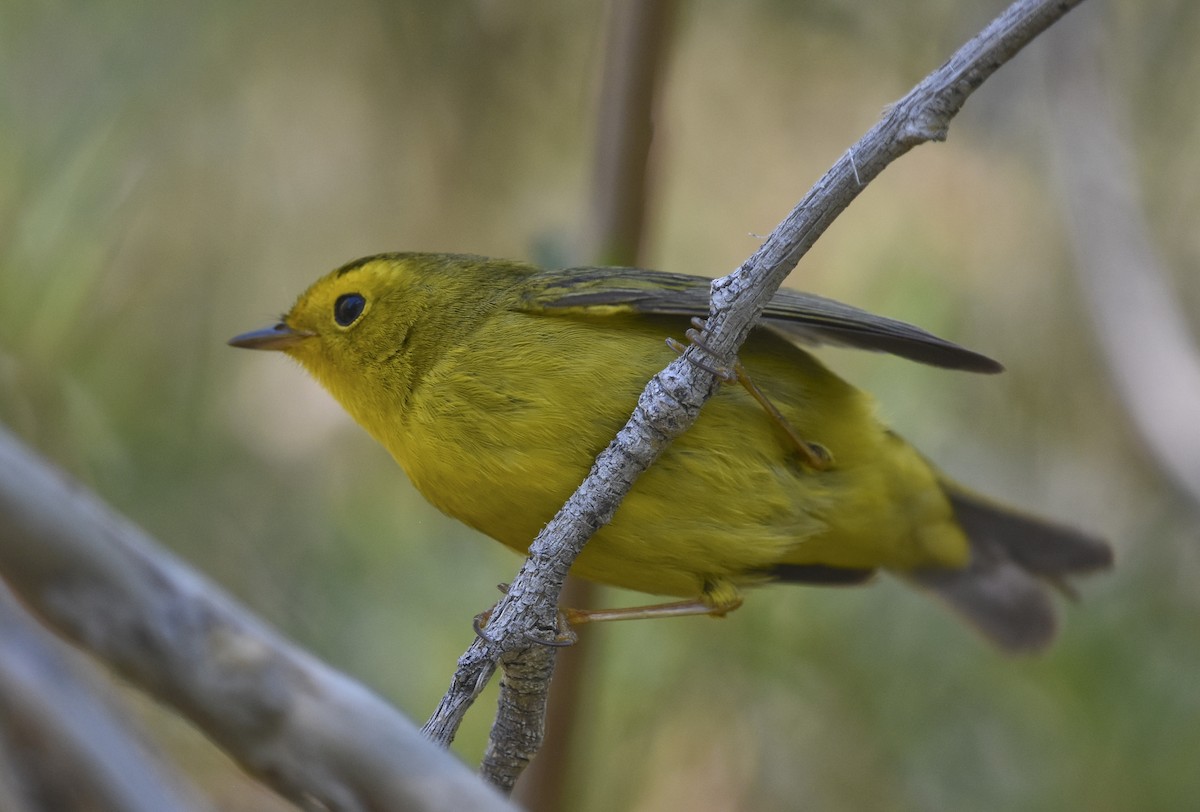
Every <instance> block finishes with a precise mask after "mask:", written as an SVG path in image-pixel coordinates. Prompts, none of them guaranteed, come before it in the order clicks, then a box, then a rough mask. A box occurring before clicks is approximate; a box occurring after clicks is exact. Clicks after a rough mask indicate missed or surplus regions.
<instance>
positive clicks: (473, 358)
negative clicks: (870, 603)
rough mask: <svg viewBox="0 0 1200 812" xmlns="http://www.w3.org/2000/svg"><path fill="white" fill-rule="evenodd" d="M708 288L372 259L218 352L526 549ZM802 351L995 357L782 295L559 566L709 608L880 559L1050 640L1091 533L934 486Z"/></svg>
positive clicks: (476, 522) (628, 273) (1100, 548)
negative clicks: (240, 351)
mask: <svg viewBox="0 0 1200 812" xmlns="http://www.w3.org/2000/svg"><path fill="white" fill-rule="evenodd" d="M708 291H709V280H707V279H703V278H700V277H694V276H684V275H679V274H667V273H661V272H655V271H648V270H642V269H636V268H568V269H565V270H543V269H539V268H536V267H533V266H530V265H526V264H522V263H518V262H510V261H506V260H496V259H488V258H484V257H478V256H467V255H455V254H422V253H396V254H381V255H378V256H372V257H367V258H364V259H360V260H357V261H355V262H351V263H349V264H347V265H344V266H342V267H341V268H338V269H337V270H335V271H333V272H331V273H329V274H328V275H326V276H324V277H323V278H321V279H319V280H317V282H315V283H314V284H313V285H312V286H311V287H310V288H309V289H308V290H307V291H305V292H304V293H303V294H302V295H301V296H300V298H299V299H298V300H297V302H296V304H295V305H294V306H293V307H292V309H291V310H290V311H288V313H287V314H286V315H285V316H284V317H283V319H282V320H281V321H280V322H279V323H278V324H276V325H274V326H272V327H268V328H266V329H263V330H258V331H254V332H250V333H245V334H243V335H239V336H237V337H236V338H233V339H231V340H230V342H229V343H230V344H232V345H234V346H237V347H247V348H252V349H267V350H281V351H283V352H284V353H286V354H287V355H289V356H291V357H292V358H294V359H296V360H297V361H298V362H300V364H301V365H302V366H303V367H304V368H305V369H307V370H308V371H309V372H310V373H311V374H312V375H313V376H314V377H315V378H316V379H317V380H318V381H319V382H320V383H321V384H322V385H323V386H324V387H325V388H326V389H328V390H329V392H330V393H331V394H332V395H333V396H334V397H335V398H336V399H337V400H338V401H339V402H340V403H341V404H342V406H344V407H345V409H346V410H347V411H348V412H349V413H350V415H351V416H352V417H353V418H354V419H355V420H356V421H358V423H359V424H360V425H362V426H363V428H365V429H366V430H367V431H368V432H370V434H371V435H372V436H373V437H374V438H375V439H376V440H378V441H379V442H380V443H382V444H383V446H384V447H385V448H387V450H388V451H389V452H391V454H392V456H393V457H394V458H395V459H396V461H397V462H398V463H399V464H400V466H401V467H402V468H403V469H404V470H405V471H406V472H407V474H408V476H409V478H410V479H411V480H412V482H413V484H414V485H415V486H416V487H417V489H418V490H419V491H420V492H421V493H422V494H423V495H424V496H425V498H426V499H428V500H429V501H430V502H431V503H432V504H433V505H434V506H435V507H437V508H438V509H439V510H441V511H443V512H445V513H447V514H448V515H450V516H453V517H455V518H457V519H459V520H460V521H462V522H465V523H466V524H468V525H470V526H471V527H474V528H475V529H477V530H479V531H481V532H483V533H485V534H487V535H489V536H491V537H492V538H494V539H496V540H498V541H500V542H502V543H504V544H506V545H507V546H509V547H511V548H513V549H514V550H517V551H519V552H525V551H526V550H527V549H528V546H529V543H530V542H531V541H532V540H533V538H534V536H535V535H536V534H537V533H538V531H539V530H540V529H541V527H542V526H543V525H544V524H545V523H546V522H547V521H549V519H550V518H551V517H552V516H553V515H554V513H555V512H556V511H557V509H558V508H559V507H561V505H562V504H563V502H564V501H566V499H567V497H568V496H569V495H570V494H571V493H572V492H573V491H574V489H575V488H576V487H577V486H578V485H579V483H580V482H582V481H583V479H584V477H585V476H586V474H587V472H588V470H589V468H590V466H591V464H592V462H593V460H594V459H595V457H596V455H597V454H598V453H599V452H600V451H601V450H602V449H603V448H604V447H605V446H606V445H607V444H608V443H609V441H611V440H612V438H613V436H614V435H615V434H616V432H617V430H618V429H619V428H620V427H621V426H622V425H623V424H624V422H625V421H626V419H627V418H628V417H629V415H630V413H631V412H632V411H633V408H634V405H635V403H636V401H637V397H638V395H639V393H640V392H641V391H642V389H643V387H644V386H645V384H646V381H647V380H648V379H649V378H650V377H651V376H652V375H653V374H654V373H655V372H657V371H659V370H660V369H662V368H663V367H664V366H665V365H666V364H667V363H668V362H669V361H670V360H671V359H672V357H673V355H674V353H673V350H672V349H671V348H670V347H669V346H668V345H667V343H665V342H664V338H665V337H669V336H673V335H680V334H681V333H683V332H684V330H686V328H687V326H688V320H689V318H690V317H695V316H705V315H707V312H708ZM799 343H805V344H821V343H829V344H839V345H843V346H850V347H858V348H862V349H870V350H881V351H886V352H890V353H893V354H895V355H899V356H902V357H905V358H909V359H912V360H916V361H920V362H923V363H927V364H933V365H936V366H941V367H947V368H951V369H963V370H970V371H974V372H998V371H999V370H1000V366H999V364H997V363H996V362H994V361H992V360H991V359H988V358H986V357H984V356H982V355H979V354H977V353H974V352H971V351H969V350H966V349H964V348H962V347H959V346H958V345H955V344H952V343H950V342H948V341H945V340H943V339H940V338H937V337H936V336H933V335H931V334H929V333H927V332H925V331H923V330H921V329H919V328H917V327H913V326H912V325H908V324H905V323H903V322H898V321H893V320H891V319H887V318H883V317H880V316H875V315H872V314H870V313H867V312H865V311H862V310H858V309H857V308H853V307H850V306H848V305H844V304H840V303H838V302H834V301H831V300H828V299H823V298H821V297H818V296H813V295H810V294H803V293H796V292H790V291H780V292H779V293H777V294H776V295H775V297H774V298H773V299H772V300H771V303H770V304H769V305H768V307H767V308H766V311H765V312H764V314H763V320H762V322H761V325H760V326H759V327H758V328H756V329H755V330H754V332H753V333H752V334H751V336H750V338H749V340H748V341H747V342H746V343H745V345H744V346H743V348H742V350H741V352H740V359H739V360H740V364H739V365H738V367H737V369H738V370H739V372H740V373H741V380H742V382H743V384H744V385H743V386H734V385H728V386H724V387H722V389H721V391H720V392H718V393H717V395H716V396H715V397H713V398H712V399H711V400H710V401H709V402H708V404H706V406H705V407H704V409H703V411H702V412H701V414H700V417H699V419H698V420H697V421H696V423H695V425H694V426H693V427H692V428H691V430H689V431H688V432H687V433H685V434H684V435H683V436H682V437H680V438H679V439H677V440H676V441H675V442H674V443H673V444H672V445H671V446H670V447H669V448H668V449H667V451H666V452H665V453H664V454H663V455H662V457H661V458H660V459H659V460H658V461H657V462H656V463H655V464H654V465H653V466H652V467H651V468H650V469H649V470H648V471H647V472H646V473H645V474H643V475H642V477H641V478H640V479H639V480H638V481H637V483H636V484H635V485H634V487H633V490H632V491H631V492H630V493H629V495H628V496H627V497H626V498H625V500H624V502H623V503H622V504H621V506H620V508H619V509H618V510H617V513H616V515H615V517H614V518H613V520H612V522H611V523H609V524H608V525H607V526H605V527H603V528H601V529H600V530H599V531H598V532H597V533H596V535H595V536H594V537H593V538H592V539H591V541H589V542H588V544H587V546H586V547H585V548H584V550H583V553H582V554H581V555H580V556H579V559H578V560H577V561H576V563H575V566H574V567H573V569H572V572H574V573H575V574H577V575H580V576H582V577H584V578H588V579H592V580H596V581H601V582H604V583H608V584H614V585H616V586H620V587H625V588H627V589H634V590H639V591H642V592H649V593H654V594H659V595H673V596H678V597H681V598H684V599H686V601H685V602H683V604H682V606H683V607H684V609H683V610H682V611H690V609H689V608H688V607H692V608H694V609H695V610H698V611H703V612H707V613H711V614H717V615H720V614H724V613H725V612H727V611H729V610H731V609H733V608H736V606H738V605H739V604H740V603H741V591H742V589H743V588H745V587H750V586H757V585H759V584H763V583H767V582H771V581H790V582H798V583H810V584H852V583H860V582H863V581H866V580H867V579H869V578H870V577H871V576H872V575H873V573H874V572H875V571H876V570H880V569H882V570H887V571H889V572H892V573H895V574H897V575H899V576H901V577H903V578H905V579H907V580H909V581H910V582H912V583H915V584H917V585H920V586H923V587H926V588H928V589H931V590H932V591H933V592H935V593H936V594H938V595H939V596H940V597H942V598H943V599H944V600H945V601H946V602H947V603H948V604H949V605H950V606H952V607H953V608H955V609H956V610H958V611H959V612H960V613H961V614H962V615H963V616H965V617H966V618H967V619H968V620H969V621H971V622H972V623H973V624H974V625H975V626H976V627H977V628H978V629H980V630H981V631H982V632H983V633H984V634H985V635H987V636H988V637H989V638H990V639H992V640H993V641H994V642H995V643H997V644H998V645H1000V646H1002V647H1004V648H1006V649H1009V650H1031V649H1037V648H1040V647H1042V646H1044V645H1045V644H1047V643H1048V642H1049V641H1050V639H1051V638H1052V637H1053V634H1054V630H1055V625H1056V624H1055V615H1054V607H1053V604H1052V602H1051V600H1050V596H1049V594H1048V590H1047V586H1048V585H1049V586H1054V587H1058V588H1060V589H1063V590H1064V591H1065V590H1066V589H1067V587H1066V583H1065V578H1066V577H1067V576H1069V575H1073V574H1077V573H1085V572H1089V571H1092V570H1097V569H1102V568H1105V567H1108V566H1110V565H1111V563H1112V552H1111V550H1110V548H1109V547H1108V545H1106V544H1105V543H1104V542H1102V541H1100V540H1097V539H1094V538H1091V537H1089V536H1087V535H1084V534H1082V533H1079V532H1077V531H1075V530H1072V529H1068V528H1064V527H1060V526H1056V525H1053V524H1050V523H1047V522H1044V521H1041V520H1038V519H1034V518H1030V517H1027V516H1024V515H1021V514H1019V513H1016V512H1013V511H1011V510H1009V509H1006V508H1003V507H1000V506H998V505H994V504H992V503H990V502H988V501H986V500H985V499H983V498H981V497H979V496H976V495H974V494H971V493H970V492H968V491H966V490H964V489H962V488H961V487H959V486H958V485H955V484H954V483H952V482H950V481H949V480H948V479H947V478H946V477H945V476H943V475H942V474H941V473H940V472H939V471H938V470H937V469H936V468H935V467H934V466H933V465H932V464H931V463H930V462H929V461H927V460H926V459H925V458H924V457H922V456H921V454H920V453H918V452H917V451H916V450H915V449H914V448H913V447H912V446H910V445H909V444H908V443H907V442H905V441H904V440H903V439H902V438H901V437H899V436H897V435H896V434H895V433H893V432H892V431H890V430H889V429H887V428H886V427H885V426H883V425H882V424H881V423H880V422H879V421H878V419H877V418H876V417H875V414H874V407H873V404H872V402H871V400H870V398H869V397H868V396H867V395H865V394H864V393H862V392H860V391H859V390H857V389H855V388H854V387H853V386H851V385H850V384H848V383H846V382H845V381H843V380H842V379H840V378H839V377H837V376H836V375H834V374H833V373H832V372H830V371H829V370H827V369H826V368H825V367H824V366H823V365H822V364H821V363H820V362H818V361H817V360H816V359H815V358H814V357H813V356H812V355H810V354H809V353H808V352H806V351H805V350H803V349H800V347H799V346H797V344H799ZM668 606H670V605H668ZM678 608H679V605H675V611H678V610H679V609H678ZM672 611H673V610H672V609H671V608H668V609H667V610H665V611H664V612H663V613H664V614H669V613H672ZM650 614H654V613H653V612H650Z"/></svg>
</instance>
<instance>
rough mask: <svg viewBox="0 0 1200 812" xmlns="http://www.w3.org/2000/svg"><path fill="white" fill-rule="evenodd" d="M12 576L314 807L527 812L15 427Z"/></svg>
mask: <svg viewBox="0 0 1200 812" xmlns="http://www.w3.org/2000/svg"><path fill="white" fill-rule="evenodd" d="M0 572H2V573H3V575H4V578H5V580H6V581H7V582H8V584H9V585H10V586H11V588H12V589H13V591H14V592H15V593H16V594H17V595H19V596H20V597H21V598H22V600H23V601H24V602H25V604H26V605H27V606H28V607H29V608H30V609H32V610H33V611H34V612H36V613H37V614H38V615H39V616H40V618H41V619H42V620H43V621H45V622H46V623H47V624H49V625H50V626H52V627H54V628H55V629H56V630H58V631H59V632H61V633H62V634H63V635H65V636H66V637H67V638H69V639H71V640H72V641H74V642H75V643H77V644H78V645H80V646H81V647H83V648H85V649H87V650H89V651H90V652H92V653H93V654H95V655H96V656H97V657H98V658H100V659H101V660H103V661H104V662H106V663H108V664H109V665H110V666H111V667H113V668H114V669H115V670H116V671H117V672H118V673H120V674H121V675H122V676H124V677H125V678H126V679H128V680H129V681H130V682H131V683H133V684H134V685H136V686H138V687H139V688H141V689H142V690H144V691H146V692H147V693H149V694H151V695H152V696H154V697H156V698H158V699H159V700H161V701H163V702H165V703H167V704H169V705H172V706H173V707H174V708H175V709H176V710H178V711H179V712H180V713H182V714H183V715H184V716H186V717H187V718H189V719H191V720H192V721H193V722H194V723H195V724H196V725H197V726H198V727H199V728H200V729H201V730H203V731H204V732H205V733H206V734H207V735H208V736H209V737H210V738H211V739H212V740H213V741H215V742H216V743H217V744H218V745H219V746H221V747H222V748H223V749H224V750H225V751H226V752H227V753H228V754H229V755H230V756H231V757H233V758H234V759H236V760H237V761H238V762H239V763H240V764H241V765H242V766H243V767H244V768H245V769H246V770H247V771H248V772H250V773H251V774H253V775H256V776H258V777H259V778H261V779H262V780H263V781H264V782H266V783H267V784H269V785H270V786H272V787H274V788H275V789H276V790H277V791H278V792H280V793H281V794H282V795H284V796H286V797H287V798H289V799H291V800H292V801H293V802H295V803H297V804H299V805H300V806H301V807H302V808H305V809H318V808H319V809H335V810H391V809H414V810H464V809H471V810H511V809H513V807H512V806H511V805H510V804H508V802H507V801H505V800H504V799H502V798H501V797H500V796H498V795H496V794H495V792H494V791H492V790H491V789H490V788H488V787H487V786H486V785H485V784H484V783H483V782H482V781H480V780H479V779H478V778H477V777H476V776H475V775H473V774H472V773H471V772H470V770H468V769H467V768H466V767H465V766H464V765H463V764H461V763H460V762H458V761H457V760H456V759H455V758H454V757H453V756H451V755H450V754H449V753H446V752H445V751H443V750H441V749H440V748H438V747H435V746H433V745H431V744H430V743H429V742H428V741H427V740H425V739H424V738H422V737H421V736H420V734H419V733H418V732H417V730H416V728H415V727H414V726H413V725H412V724H411V723H410V722H409V721H408V720H407V719H405V718H404V717H403V716H402V715H401V714H400V713H398V712H397V711H396V710H395V709H394V708H392V707H391V706H389V705H388V704H387V703H385V702H384V701H383V700H381V699H380V698H379V697H377V696H375V695H374V694H373V693H371V692H370V691H368V690H367V689H366V688H364V687H363V686H362V685H360V684H359V683H357V682H355V681H353V680H351V679H350V678H348V677H346V676H344V675H342V674H340V673H338V672H336V671H334V670H333V669H331V668H329V667H328V666H326V665H325V664H323V663H321V662H320V661H318V660H316V659H315V658H313V657H312V656H311V655H309V654H307V653H306V652H304V651H303V650H301V649H299V648H297V647H295V646H294V645H292V644H291V643H289V642H287V641H286V640H284V639H282V638H281V637H280V636H279V635H278V634H277V633H276V632H275V631H274V630H272V629H270V628H269V627H267V626H266V625H265V624H264V623H263V622H262V621H260V620H258V619H257V618H255V617H254V616H252V615H251V614H249V613H248V612H247V611H246V610H244V609H242V608H241V607H239V606H238V605H237V604H236V603H235V602H234V601H233V600H232V599H231V598H229V597H228V596H226V595H225V594H223V593H222V592H221V591H220V590H219V589H218V588H217V587H215V586H214V585H212V584H210V583H209V582H207V581H206V580H204V579H203V578H201V577H200V576H199V575H197V574H196V573H194V572H192V571H191V570H189V569H188V568H187V567H186V566H185V565H184V564H182V563H181V562H180V561H178V560H177V559H175V558H174V557H173V556H171V555H170V554H168V553H166V552H165V551H164V550H162V549H161V548H159V547H158V546H157V545H155V544H154V542H153V541H152V540H151V539H150V538H149V537H147V536H146V535H145V534H144V533H142V532H141V531H140V530H138V529H137V528H136V527H134V526H132V525H130V524H129V523H128V522H127V521H125V520H123V519H122V518H121V517H119V516H117V515H115V514H114V513H112V512H111V511H110V510H109V509H108V508H107V507H105V506H104V505H103V504H102V503H101V502H100V501H99V500H97V499H96V498H95V497H94V496H92V495H91V494H89V493H87V492H86V491H84V490H82V489H81V488H79V486H77V485H74V484H72V483H70V482H68V481H66V480H65V479H63V478H62V477H61V476H60V475H58V474H57V472H55V471H53V470H52V469H50V468H49V467H47V466H46V465H45V464H44V463H41V462H40V461H39V460H38V459H37V458H36V457H34V456H33V455H32V454H31V453H30V452H29V451H27V450H26V449H24V448H23V447H22V446H21V445H20V444H19V443H17V442H16V441H15V440H14V439H13V438H12V437H11V436H10V435H9V434H7V433H6V432H3V431H0ZM160 808H164V807H160Z"/></svg>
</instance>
